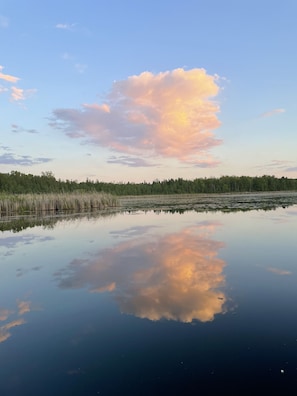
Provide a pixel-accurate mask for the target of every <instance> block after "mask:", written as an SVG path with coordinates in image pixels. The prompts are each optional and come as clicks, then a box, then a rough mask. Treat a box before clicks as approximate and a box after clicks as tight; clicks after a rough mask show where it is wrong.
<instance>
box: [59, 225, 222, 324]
mask: <svg viewBox="0 0 297 396" xmlns="http://www.w3.org/2000/svg"><path fill="white" fill-rule="evenodd" d="M217 226H218V224H217V223H210V222H203V223H201V224H200V225H197V226H194V227H186V228H184V229H182V230H181V231H179V232H175V233H171V234H167V235H165V236H156V235H154V234H151V235H150V236H149V237H147V238H143V237H141V236H140V237H138V238H136V234H137V233H136V231H137V230H136V229H135V228H131V230H128V229H125V230H124V231H125V232H124V234H125V235H130V236H131V235H133V236H134V238H133V239H129V240H128V241H127V240H126V241H124V242H122V243H119V244H118V245H116V246H115V247H113V248H110V249H105V250H102V251H100V252H99V253H98V254H97V255H93V256H92V257H91V258H86V259H76V260H73V261H72V262H71V263H70V265H69V267H68V268H67V269H66V270H64V271H61V272H58V273H56V276H57V278H58V280H59V286H60V287H61V288H65V289H69V288H70V289H71V288H80V287H85V286H89V288H90V291H92V292H98V293H100V292H110V293H112V294H113V296H114V298H115V299H116V301H117V302H118V304H119V306H120V309H121V311H122V312H125V313H130V314H133V315H136V316H138V317H141V318H148V319H151V320H159V319H162V318H166V319H172V320H179V321H182V322H191V321H192V320H194V319H198V320H200V321H203V322H205V321H210V320H213V318H214V315H215V314H218V313H222V312H223V311H224V307H223V306H224V302H225V300H226V297H225V295H224V293H223V292H222V291H220V289H219V288H220V287H221V286H222V285H223V284H224V275H223V268H224V265H225V262H224V261H223V260H221V259H219V258H218V257H217V254H218V250H219V249H220V248H222V247H223V246H224V244H223V243H222V242H218V241H215V240H212V239H211V237H210V234H211V233H212V232H213V231H214V229H215V228H216V227H217ZM138 231H139V230H138ZM141 231H144V229H143V228H142V229H141Z"/></svg>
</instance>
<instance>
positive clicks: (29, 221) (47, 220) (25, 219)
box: [0, 209, 118, 232]
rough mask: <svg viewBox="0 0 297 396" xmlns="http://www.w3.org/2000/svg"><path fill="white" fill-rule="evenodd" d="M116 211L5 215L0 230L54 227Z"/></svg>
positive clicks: (105, 216)
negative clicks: (61, 223) (48, 214)
mask: <svg viewBox="0 0 297 396" xmlns="http://www.w3.org/2000/svg"><path fill="white" fill-rule="evenodd" d="M117 213H118V211H116V210H109V209H106V210H105V211H100V212H98V213H94V212H92V213H87V214H86V213H75V214H68V215H65V214H63V215H52V216H30V215H28V216H16V217H10V216H6V217H5V218H4V219H3V217H1V220H0V231H13V232H20V231H23V230H25V229H26V228H33V227H38V226H42V227H44V228H49V229H51V228H54V226H55V225H56V224H58V223H60V222H62V221H68V222H71V221H75V220H79V219H96V218H99V217H104V218H109V217H113V216H115V215H116V214H117Z"/></svg>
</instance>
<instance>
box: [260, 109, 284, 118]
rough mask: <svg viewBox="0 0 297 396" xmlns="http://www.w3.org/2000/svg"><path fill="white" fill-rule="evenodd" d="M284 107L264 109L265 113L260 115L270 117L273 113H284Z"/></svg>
mask: <svg viewBox="0 0 297 396" xmlns="http://www.w3.org/2000/svg"><path fill="white" fill-rule="evenodd" d="M285 111H286V110H285V109H273V110H270V111H266V112H265V113H262V114H261V117H271V116H273V115H275V114H281V113H285Z"/></svg>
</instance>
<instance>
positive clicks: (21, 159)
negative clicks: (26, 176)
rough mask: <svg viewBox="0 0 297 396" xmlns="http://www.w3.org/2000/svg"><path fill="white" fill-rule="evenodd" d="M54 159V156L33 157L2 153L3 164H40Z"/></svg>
mask: <svg viewBox="0 0 297 396" xmlns="http://www.w3.org/2000/svg"><path fill="white" fill-rule="evenodd" d="M50 161H52V158H46V157H37V158H33V157H30V156H29V155H15V154H12V153H4V154H2V155H0V164H1V165H23V166H33V165H38V164H44V163H47V162H50Z"/></svg>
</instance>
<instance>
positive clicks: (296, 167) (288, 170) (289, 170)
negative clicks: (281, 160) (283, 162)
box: [285, 166, 297, 172]
mask: <svg viewBox="0 0 297 396" xmlns="http://www.w3.org/2000/svg"><path fill="white" fill-rule="evenodd" d="M285 171H286V172H297V166H291V167H290V168H286V169H285Z"/></svg>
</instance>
